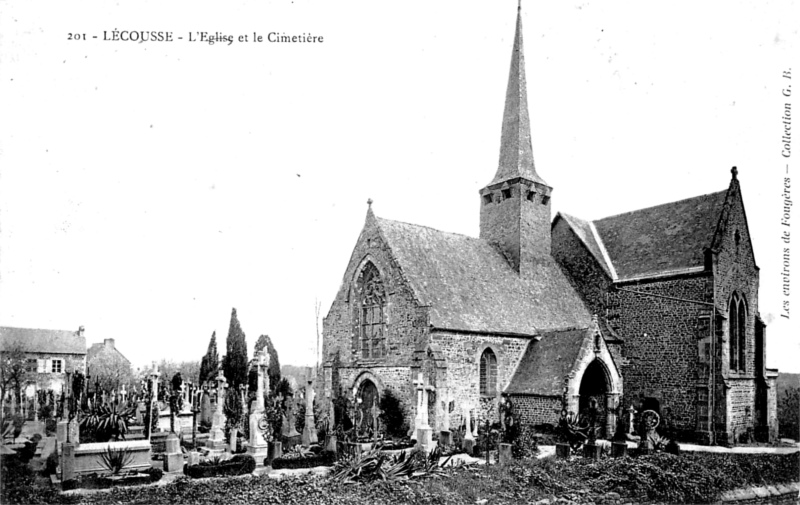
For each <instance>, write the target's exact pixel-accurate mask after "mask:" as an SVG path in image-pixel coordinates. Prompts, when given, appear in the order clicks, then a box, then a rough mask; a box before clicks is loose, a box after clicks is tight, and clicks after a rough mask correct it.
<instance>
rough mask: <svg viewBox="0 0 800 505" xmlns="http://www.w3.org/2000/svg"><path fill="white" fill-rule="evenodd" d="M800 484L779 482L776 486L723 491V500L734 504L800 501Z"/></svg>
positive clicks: (729, 504) (725, 502) (727, 503)
mask: <svg viewBox="0 0 800 505" xmlns="http://www.w3.org/2000/svg"><path fill="white" fill-rule="evenodd" d="M798 490H800V484H798V483H797V482H793V483H791V484H777V485H774V486H759V487H746V488H740V489H734V490H732V491H726V492H724V493H722V496H721V497H720V498H721V501H719V502H717V503H722V504H725V505H733V504H742V505H743V504H759V505H761V504H777V503H798V502H800V492H799V491H798Z"/></svg>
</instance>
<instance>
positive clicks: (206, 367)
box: [200, 331, 219, 384]
mask: <svg viewBox="0 0 800 505" xmlns="http://www.w3.org/2000/svg"><path fill="white" fill-rule="evenodd" d="M218 369H219V354H218V353H217V332H216V331H215V332H214V333H212V334H211V341H210V342H209V343H208V351H206V355H205V356H203V359H202V360H201V361H200V384H204V383H205V382H206V381H213V380H214V378H215V377H216V376H217V372H218V371H219V370H218Z"/></svg>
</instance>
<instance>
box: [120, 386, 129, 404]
mask: <svg viewBox="0 0 800 505" xmlns="http://www.w3.org/2000/svg"><path fill="white" fill-rule="evenodd" d="M119 394H120V396H122V404H123V405H124V404H125V402H126V401H127V400H128V392H127V391H125V384H123V385H122V391H120V393H119Z"/></svg>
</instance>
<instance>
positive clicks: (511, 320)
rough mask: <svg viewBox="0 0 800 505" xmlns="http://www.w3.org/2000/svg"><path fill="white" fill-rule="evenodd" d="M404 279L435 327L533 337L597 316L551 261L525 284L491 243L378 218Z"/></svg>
mask: <svg viewBox="0 0 800 505" xmlns="http://www.w3.org/2000/svg"><path fill="white" fill-rule="evenodd" d="M376 220H377V222H378V226H379V228H380V230H381V232H382V235H383V237H384V238H385V240H386V243H387V245H388V246H389V247H390V248H391V251H392V254H393V257H394V259H395V260H396V261H397V264H398V266H399V268H400V269H401V271H402V273H403V277H404V278H405V279H407V281H408V283H409V284H410V286H411V287H412V289H413V290H414V292H415V293H416V297H417V298H418V300H419V301H420V303H421V304H423V305H427V306H429V307H430V324H431V326H433V327H436V328H442V329H450V330H463V331H474V332H482V333H508V334H521V335H534V334H536V333H539V332H540V331H544V330H552V329H563V328H568V327H577V326H587V325H588V324H589V323H590V322H591V316H590V314H589V312H588V310H587V309H586V307H585V305H584V304H583V302H582V300H581V299H580V297H579V295H578V294H577V293H576V292H575V290H574V289H573V287H572V285H571V284H570V283H569V281H568V280H567V278H566V277H565V276H564V273H563V272H562V271H561V269H560V268H559V267H558V265H557V264H556V262H555V261H554V260H553V259H552V257H550V256H549V255H548V256H546V257H542V258H537V262H536V264H535V265H534V266H533V269H532V270H533V272H532V274H531V275H530V276H529V277H526V278H522V277H520V275H519V274H518V273H517V272H516V271H515V270H514V269H513V268H512V267H511V266H510V265H509V264H508V262H507V261H506V259H505V258H504V257H503V256H502V254H500V252H499V251H498V250H497V249H495V248H494V247H493V246H492V245H491V244H490V243H489V242H487V241H485V240H481V239H479V238H474V237H467V236H465V235H459V234H455V233H447V232H442V231H439V230H435V229H433V228H428V227H424V226H417V225H412V224H408V223H401V222H398V221H391V220H388V219H381V218H376Z"/></svg>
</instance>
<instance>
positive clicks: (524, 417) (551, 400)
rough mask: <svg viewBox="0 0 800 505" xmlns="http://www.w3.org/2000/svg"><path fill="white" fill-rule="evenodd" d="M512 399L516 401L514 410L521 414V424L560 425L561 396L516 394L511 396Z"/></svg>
mask: <svg viewBox="0 0 800 505" xmlns="http://www.w3.org/2000/svg"><path fill="white" fill-rule="evenodd" d="M511 401H512V402H514V410H515V411H516V412H517V414H518V415H519V419H520V423H521V424H523V425H530V426H536V425H539V424H551V425H552V426H553V427H556V426H558V420H559V418H560V417H561V397H560V396H527V395H526V396H522V395H515V396H512V397H511Z"/></svg>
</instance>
